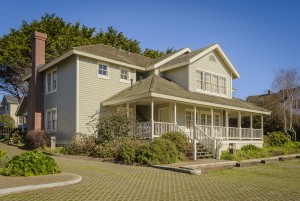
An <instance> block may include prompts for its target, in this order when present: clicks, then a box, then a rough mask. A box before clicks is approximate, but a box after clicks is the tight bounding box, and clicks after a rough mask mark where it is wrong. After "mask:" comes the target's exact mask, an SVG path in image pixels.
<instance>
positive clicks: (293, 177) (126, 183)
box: [0, 143, 300, 201]
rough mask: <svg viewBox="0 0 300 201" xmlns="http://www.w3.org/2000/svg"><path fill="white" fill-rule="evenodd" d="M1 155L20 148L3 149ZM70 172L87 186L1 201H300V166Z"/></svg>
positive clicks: (89, 167)
mask: <svg viewBox="0 0 300 201" xmlns="http://www.w3.org/2000/svg"><path fill="white" fill-rule="evenodd" d="M0 149H5V150H6V151H8V152H16V151H17V148H14V147H9V148H8V147H7V146H6V145H3V144H2V143H0ZM55 160H56V161H57V162H58V164H59V166H60V167H61V168H62V169H63V171H64V172H70V173H74V174H79V175H81V176H82V177H83V181H82V182H81V183H79V184H75V185H72V186H66V187H60V188H51V189H46V190H39V191H32V192H27V193H20V194H14V195H8V196H5V197H0V200H3V201H4V200H30V201H33V200H300V191H299V189H300V160H299V159H297V160H292V161H285V162H277V163H272V164H266V165H256V166H251V167H243V168H234V169H232V170H222V171H213V172H209V173H207V174H203V175H201V176H192V175H187V174H183V173H175V172H170V171H165V170H159V169H154V168H150V167H138V166H127V165H118V164H112V163H104V162H98V161H89V160H84V159H68V158H58V157H56V158H55Z"/></svg>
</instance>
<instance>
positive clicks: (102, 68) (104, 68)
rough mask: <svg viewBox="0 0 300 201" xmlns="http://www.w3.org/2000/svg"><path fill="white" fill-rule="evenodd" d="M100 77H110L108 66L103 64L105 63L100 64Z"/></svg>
mask: <svg viewBox="0 0 300 201" xmlns="http://www.w3.org/2000/svg"><path fill="white" fill-rule="evenodd" d="M98 77H99V78H104V79H108V66H106V65H103V64H99V67H98Z"/></svg>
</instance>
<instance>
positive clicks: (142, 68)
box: [38, 50, 145, 72]
mask: <svg viewBox="0 0 300 201" xmlns="http://www.w3.org/2000/svg"><path fill="white" fill-rule="evenodd" d="M73 54H74V55H79V56H84V57H89V58H92V59H97V60H101V61H105V62H108V63H112V64H117V65H122V66H125V67H129V68H135V69H138V70H145V67H142V66H137V65H133V64H128V63H125V62H122V61H117V60H114V59H109V58H105V57H102V56H97V55H94V54H90V53H86V52H82V51H78V50H70V51H68V52H66V53H65V54H63V55H61V56H60V57H58V58H56V59H54V60H53V61H51V62H49V63H47V64H45V65H43V66H41V67H40V68H39V69H38V71H39V72H42V71H44V70H47V69H48V68H50V67H52V66H53V65H55V64H57V63H59V62H61V61H62V60H64V59H66V58H68V57H70V56H71V55H73Z"/></svg>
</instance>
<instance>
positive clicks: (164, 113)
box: [158, 108, 171, 122]
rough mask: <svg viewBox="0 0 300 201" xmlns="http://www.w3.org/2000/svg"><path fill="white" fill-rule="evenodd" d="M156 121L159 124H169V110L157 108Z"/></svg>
mask: <svg viewBox="0 0 300 201" xmlns="http://www.w3.org/2000/svg"><path fill="white" fill-rule="evenodd" d="M158 120H159V121H160V122H171V118H170V109H169V108H158Z"/></svg>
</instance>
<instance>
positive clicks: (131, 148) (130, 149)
mask: <svg viewBox="0 0 300 201" xmlns="http://www.w3.org/2000/svg"><path fill="white" fill-rule="evenodd" d="M140 146H141V144H140V142H139V141H138V140H134V139H133V140H132V139H127V140H125V141H123V143H122V144H121V146H120V147H119V148H118V151H117V155H116V159H117V160H118V161H121V162H123V163H126V164H133V163H135V162H136V156H137V153H138V152H139V149H140Z"/></svg>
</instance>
